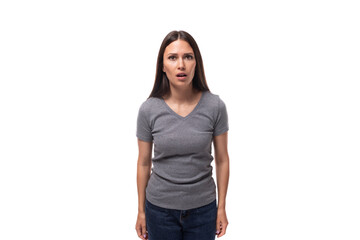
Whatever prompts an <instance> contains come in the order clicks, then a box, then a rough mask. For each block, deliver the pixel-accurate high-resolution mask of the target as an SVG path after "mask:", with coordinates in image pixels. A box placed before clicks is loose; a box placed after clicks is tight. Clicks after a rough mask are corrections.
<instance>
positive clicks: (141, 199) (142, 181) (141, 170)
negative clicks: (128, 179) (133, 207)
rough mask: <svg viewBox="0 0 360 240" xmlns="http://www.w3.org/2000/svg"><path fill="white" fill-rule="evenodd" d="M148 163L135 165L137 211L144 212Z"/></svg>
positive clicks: (148, 170) (148, 172) (148, 175)
mask: <svg viewBox="0 0 360 240" xmlns="http://www.w3.org/2000/svg"><path fill="white" fill-rule="evenodd" d="M150 170H151V164H150V165H147V164H145V165H142V164H140V163H139V162H138V165H137V190H138V211H139V212H142V213H144V212H145V190H146V186H147V183H148V181H149V177H150Z"/></svg>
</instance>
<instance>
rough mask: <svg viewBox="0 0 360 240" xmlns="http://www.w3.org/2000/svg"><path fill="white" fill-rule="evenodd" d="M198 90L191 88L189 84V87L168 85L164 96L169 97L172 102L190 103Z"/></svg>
mask: <svg viewBox="0 0 360 240" xmlns="http://www.w3.org/2000/svg"><path fill="white" fill-rule="evenodd" d="M198 92H199V90H197V89H195V88H193V87H192V86H191V85H190V87H189V88H183V89H178V88H174V87H172V86H170V92H169V94H168V95H167V96H166V99H171V101H172V102H173V103H178V104H181V103H190V102H192V101H193V100H194V98H195V97H196V95H197V93H198Z"/></svg>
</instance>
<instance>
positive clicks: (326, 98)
mask: <svg viewBox="0 0 360 240" xmlns="http://www.w3.org/2000/svg"><path fill="white" fill-rule="evenodd" d="M356 2H357V1H346V0H342V1H340V0H338V1H319V0H311V1H307V0H305V1H304V0H302V1H285V0H284V1H279V0H277V1H258V0H252V1H237V2H235V1H221V3H220V2H219V1H216V2H215V1H185V0H183V1H126V2H125V1H124V2H122V1H79V0H71V1H64V0H63V1H16V0H15V1H1V3H0V35H1V37H0V80H1V83H0V114H1V116H0V158H1V162H0V194H1V196H0V239H4V240H12V239H21V240H25V239H36V240H49V239H51V240H65V239H66V240H72V239H74V240H79V239H86V240H92V239H107V240H110V239H138V238H137V235H136V232H135V221H136V216H137V190H136V162H137V154H138V152H137V151H138V148H137V139H136V136H135V130H136V117H137V111H138V108H139V106H140V104H141V103H142V102H143V101H145V100H146V98H147V97H148V95H149V94H150V92H151V89H152V87H153V83H154V77H155V65H156V58H157V53H158V50H159V47H160V44H161V41H162V40H163V38H164V37H165V35H166V34H167V33H168V32H170V31H172V30H185V31H187V32H189V33H190V34H191V35H192V36H193V37H194V38H195V40H196V41H197V43H198V45H199V47H200V51H201V53H202V56H203V61H204V66H205V73H206V77H207V82H208V85H209V88H210V90H211V91H212V92H213V93H215V94H218V95H219V96H220V97H221V98H222V99H223V100H224V102H225V103H226V105H227V110H228V116H229V127H230V130H229V146H228V148H229V155H230V164H231V174H230V183H229V190H228V197H227V214H228V219H229V223H230V224H229V227H228V231H227V234H226V235H225V236H224V237H223V238H222V239H231V240H232V239H243V240H257V239H259V240H260V239H261V240H264V239H277V240H289V239H291V240H297V239H299V240H304V239H307V240H320V239H324V240H325V239H326V240H329V239H341V240H342V239H346V240H353V239H354V240H355V239H356V240H359V239H360V230H359V226H360V205H359V202H360V174H359V171H360V168H359V161H360V150H359V149H360V127H359V122H360V111H359V109H360V104H359V103H360V94H359V92H360V87H359V81H360V73H359V66H360V47H359V46H360V44H359V43H360V34H359V32H360V31H359V29H360V24H359V23H360V14H359V12H360V8H359V7H358V5H356Z"/></svg>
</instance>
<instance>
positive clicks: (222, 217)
mask: <svg viewBox="0 0 360 240" xmlns="http://www.w3.org/2000/svg"><path fill="white" fill-rule="evenodd" d="M228 224H229V222H228V220H227V217H226V211H225V208H218V211H217V218H216V235H218V236H217V237H218V238H219V237H222V236H224V234H225V232H226V228H227V226H228Z"/></svg>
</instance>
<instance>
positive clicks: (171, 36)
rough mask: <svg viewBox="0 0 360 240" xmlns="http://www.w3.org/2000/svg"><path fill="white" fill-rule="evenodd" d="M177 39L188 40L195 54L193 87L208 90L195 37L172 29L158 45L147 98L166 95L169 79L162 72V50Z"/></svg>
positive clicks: (168, 88) (168, 89) (168, 90)
mask: <svg viewBox="0 0 360 240" xmlns="http://www.w3.org/2000/svg"><path fill="white" fill-rule="evenodd" d="M178 39H181V40H184V41H186V42H188V43H189V45H190V46H191V48H192V49H193V51H194V54H195V60H196V66H195V74H194V78H193V80H192V86H193V88H196V89H198V90H200V91H210V90H209V87H208V86H207V83H206V78H205V72H204V66H203V62H202V58H201V54H200V50H199V47H198V45H197V44H196V42H195V39H194V38H193V37H192V36H191V35H190V34H189V33H187V32H185V31H172V32H170V33H168V35H166V37H165V38H164V40H163V42H162V44H161V46H160V50H159V54H158V58H157V63H156V75H155V83H154V87H153V89H152V91H151V93H150V96H149V97H148V98H150V97H157V98H162V96H164V95H167V94H168V93H169V92H170V83H169V79H168V78H167V76H166V73H164V72H163V63H164V52H165V48H166V47H167V46H168V45H169V44H170V43H172V42H174V41H176V40H178Z"/></svg>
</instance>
